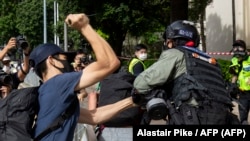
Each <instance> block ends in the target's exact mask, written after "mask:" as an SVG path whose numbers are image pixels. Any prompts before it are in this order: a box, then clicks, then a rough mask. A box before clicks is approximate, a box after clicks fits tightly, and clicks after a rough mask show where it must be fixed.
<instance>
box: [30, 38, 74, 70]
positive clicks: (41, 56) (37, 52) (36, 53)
mask: <svg viewBox="0 0 250 141" xmlns="http://www.w3.org/2000/svg"><path fill="white" fill-rule="evenodd" d="M55 54H64V55H66V56H67V58H68V60H69V61H70V60H71V61H72V60H73V58H74V56H75V54H76V53H75V52H65V51H63V50H62V49H61V48H60V47H59V46H57V45H56V44H52V43H45V44H40V45H38V46H37V47H36V48H35V49H34V50H33V51H32V52H31V54H30V59H29V62H30V66H31V67H36V66H37V65H38V64H40V63H41V62H43V61H44V60H45V59H47V58H48V57H49V56H50V55H55Z"/></svg>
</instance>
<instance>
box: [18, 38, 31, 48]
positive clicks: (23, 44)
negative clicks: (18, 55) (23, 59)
mask: <svg viewBox="0 0 250 141" xmlns="http://www.w3.org/2000/svg"><path fill="white" fill-rule="evenodd" d="M16 41H17V48H18V49H23V50H25V49H26V48H27V47H28V46H29V44H28V42H27V41H26V39H25V38H24V36H22V35H18V36H17V37H16Z"/></svg>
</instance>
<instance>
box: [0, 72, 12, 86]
mask: <svg viewBox="0 0 250 141" xmlns="http://www.w3.org/2000/svg"><path fill="white" fill-rule="evenodd" d="M6 85H7V86H9V85H11V86H12V85H13V80H12V77H11V76H10V75H9V74H7V73H6V72H3V71H1V72H0V86H6Z"/></svg>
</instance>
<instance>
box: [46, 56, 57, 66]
mask: <svg viewBox="0 0 250 141" xmlns="http://www.w3.org/2000/svg"><path fill="white" fill-rule="evenodd" d="M46 61H47V63H50V64H51V65H52V66H55V62H54V59H53V57H52V56H49V57H48V58H47V60H46Z"/></svg>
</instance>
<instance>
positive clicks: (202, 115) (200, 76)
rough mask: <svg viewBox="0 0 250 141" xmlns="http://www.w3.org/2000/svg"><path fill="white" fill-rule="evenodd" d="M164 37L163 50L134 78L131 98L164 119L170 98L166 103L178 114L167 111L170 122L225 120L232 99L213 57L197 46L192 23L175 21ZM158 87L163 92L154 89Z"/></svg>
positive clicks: (197, 37)
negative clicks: (156, 58)
mask: <svg viewBox="0 0 250 141" xmlns="http://www.w3.org/2000/svg"><path fill="white" fill-rule="evenodd" d="M163 38H164V47H165V50H164V51H163V52H162V53H161V55H160V57H159V59H158V61H157V62H155V63H154V64H153V65H151V66H150V67H149V68H147V69H146V70H145V71H143V72H142V73H141V74H140V75H138V76H137V77H136V79H135V81H134V87H135V89H136V90H135V92H134V94H133V99H134V102H135V103H137V104H140V105H142V106H145V107H146V108H147V111H148V113H149V117H150V118H152V119H160V118H164V119H165V118H166V117H165V114H166V110H167V109H166V106H165V105H167V104H166V103H165V102H166V101H170V103H171V105H169V104H168V105H167V107H168V108H169V107H174V108H171V109H174V110H176V109H178V110H176V112H175V113H178V115H177V116H176V115H168V122H169V124H227V122H226V116H227V115H228V111H229V110H230V109H229V108H230V107H231V106H232V103H231V100H230V97H229V95H228V94H227V91H226V87H225V83H224V80H223V77H222V74H221V70H220V69H219V66H218V63H217V62H216V59H214V58H211V57H210V56H208V55H207V54H205V53H204V52H202V51H200V50H198V49H197V47H198V45H199V41H200V39H199V33H198V31H197V29H196V27H195V25H194V23H193V22H190V21H186V20H178V21H175V22H173V23H171V24H170V25H169V26H168V27H167V28H166V31H165V32H164V34H163ZM159 87H160V88H161V89H164V92H166V93H162V92H161V91H157V92H154V89H159ZM157 106H160V107H161V108H155V107H157ZM164 107H165V109H164ZM151 110H155V111H151ZM172 113H174V112H172ZM161 114H162V115H161ZM174 117H178V118H174Z"/></svg>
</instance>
